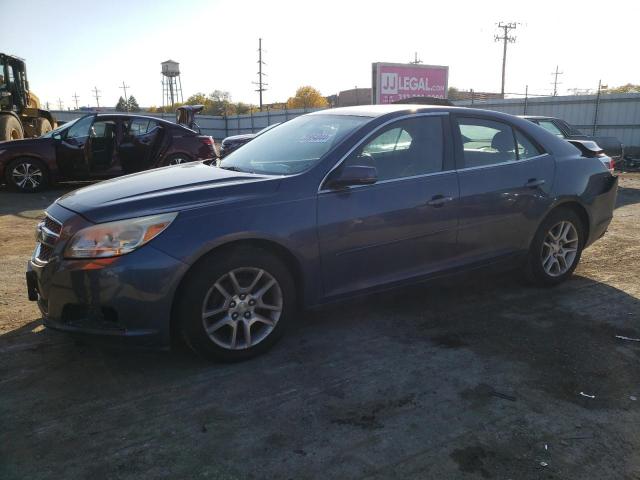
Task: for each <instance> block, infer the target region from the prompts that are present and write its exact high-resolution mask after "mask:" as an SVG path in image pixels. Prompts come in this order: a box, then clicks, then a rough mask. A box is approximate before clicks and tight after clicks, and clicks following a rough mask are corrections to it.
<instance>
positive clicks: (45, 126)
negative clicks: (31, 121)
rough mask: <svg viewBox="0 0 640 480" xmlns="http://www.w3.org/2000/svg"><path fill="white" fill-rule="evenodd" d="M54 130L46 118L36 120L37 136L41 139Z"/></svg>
mask: <svg viewBox="0 0 640 480" xmlns="http://www.w3.org/2000/svg"><path fill="white" fill-rule="evenodd" d="M51 130H53V128H52V127H51V122H50V121H49V120H47V119H46V118H38V119H36V136H38V137H41V136H42V135H44V134H45V133H47V132H50V131H51Z"/></svg>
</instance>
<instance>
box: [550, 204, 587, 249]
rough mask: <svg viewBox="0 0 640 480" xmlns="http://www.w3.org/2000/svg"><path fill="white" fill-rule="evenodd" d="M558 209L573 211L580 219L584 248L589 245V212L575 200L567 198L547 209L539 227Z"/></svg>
mask: <svg viewBox="0 0 640 480" xmlns="http://www.w3.org/2000/svg"><path fill="white" fill-rule="evenodd" d="M559 208H568V209H570V210H573V212H575V214H576V215H578V218H580V220H581V221H582V227H583V228H584V234H585V236H584V238H585V245H584V246H586V245H587V244H588V243H589V235H590V234H591V219H590V217H589V212H588V211H587V209H586V208H585V206H584V205H582V203H580V201H578V200H576V199H572V198H568V199H566V200H562V201H560V202H558V203H556V204H555V205H554V206H553V207H552V208H551V209H549V211H548V212H547V214H546V215H545V216H544V218H543V219H542V220H541V221H540V225H542V223H543V222H544V221H545V220H546V219H547V217H548V216H549V215H551V213H553V212H555V211H556V210H558V209H559Z"/></svg>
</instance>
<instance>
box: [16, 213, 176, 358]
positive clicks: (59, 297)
mask: <svg viewBox="0 0 640 480" xmlns="http://www.w3.org/2000/svg"><path fill="white" fill-rule="evenodd" d="M59 208H61V207H59ZM57 213H58V214H59V213H60V212H57ZM56 218H60V216H58V217H56ZM65 226H66V224H65ZM63 232H64V230H63ZM59 243H60V244H59V245H56V247H55V251H54V253H53V255H52V257H51V258H50V260H49V261H48V262H46V263H42V262H39V261H38V260H36V259H34V258H32V259H31V260H30V261H29V262H28V265H27V284H28V290H29V294H30V297H34V296H36V297H37V302H38V307H39V308H40V311H41V312H42V316H43V320H44V325H45V326H46V327H49V328H52V329H55V330H61V331H64V332H69V333H76V334H86V335H91V336H101V337H106V338H110V339H112V340H116V341H117V342H119V343H120V342H121V343H127V344H128V343H132V344H136V345H143V346H148V347H158V348H166V347H169V346H170V340H171V331H170V322H171V307H172V303H173V299H174V296H175V292H176V289H177V288H178V285H179V283H180V280H181V279H182V277H183V275H184V274H185V273H186V271H187V269H188V265H186V264H185V263H183V262H181V261H179V260H176V259H175V258H173V257H171V256H169V255H167V254H165V253H163V252H161V251H159V250H156V249H155V248H153V246H152V244H148V245H145V246H143V247H142V248H140V249H139V250H136V251H134V252H131V253H129V254H127V255H123V256H121V257H114V258H105V259H94V260H89V259H87V260H67V259H64V258H63V257H62V253H61V252H62V250H63V248H64V245H63V244H64V243H66V242H65V241H64V234H63V235H62V236H61V239H60V242H59Z"/></svg>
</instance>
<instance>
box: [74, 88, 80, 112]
mask: <svg viewBox="0 0 640 480" xmlns="http://www.w3.org/2000/svg"><path fill="white" fill-rule="evenodd" d="M78 98H80V97H78V94H77V93H75V92H74V93H73V100H74V101H75V102H76V110H78Z"/></svg>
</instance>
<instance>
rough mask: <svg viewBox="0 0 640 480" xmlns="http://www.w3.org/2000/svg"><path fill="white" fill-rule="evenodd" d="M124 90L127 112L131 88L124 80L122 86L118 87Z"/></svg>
mask: <svg viewBox="0 0 640 480" xmlns="http://www.w3.org/2000/svg"><path fill="white" fill-rule="evenodd" d="M118 88H121V89H123V90H124V105H125V108H126V109H127V112H128V111H129V99H128V98H127V88H129V85H126V84H125V83H124V80H123V81H122V86H121V87H118Z"/></svg>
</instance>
